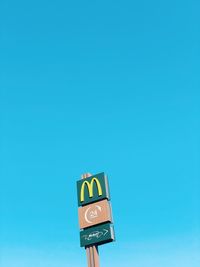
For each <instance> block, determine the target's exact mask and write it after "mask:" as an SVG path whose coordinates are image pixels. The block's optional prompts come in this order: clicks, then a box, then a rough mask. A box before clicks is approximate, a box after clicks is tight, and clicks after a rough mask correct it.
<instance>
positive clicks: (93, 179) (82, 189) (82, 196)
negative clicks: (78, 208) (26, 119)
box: [81, 178, 103, 202]
mask: <svg viewBox="0 0 200 267" xmlns="http://www.w3.org/2000/svg"><path fill="white" fill-rule="evenodd" d="M94 182H95V183H96V186H97V189H98V193H99V196H102V194H103V193H102V188H101V184H100V182H99V180H98V179H97V178H92V180H91V182H88V181H84V182H83V183H82V186H81V202H83V201H84V199H85V198H84V192H85V186H87V188H88V192H89V197H93V195H94V192H93V191H94V189H93V187H94Z"/></svg>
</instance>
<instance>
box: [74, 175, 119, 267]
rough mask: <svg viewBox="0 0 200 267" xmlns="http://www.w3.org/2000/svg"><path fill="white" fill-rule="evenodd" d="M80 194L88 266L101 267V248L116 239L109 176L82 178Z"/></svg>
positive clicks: (83, 243) (80, 219) (82, 244)
mask: <svg viewBox="0 0 200 267" xmlns="http://www.w3.org/2000/svg"><path fill="white" fill-rule="evenodd" d="M77 194H78V206H79V208H78V216H79V226H80V245H81V247H85V249H86V254H87V260H88V267H99V253H98V246H99V245H102V244H105V243H108V242H112V241H114V239H115V237H114V228H113V225H112V212H111V205H110V202H109V200H110V195H109V187H108V179H107V176H106V175H105V174H104V173H103V172H102V173H99V174H96V175H91V174H90V173H86V174H84V175H82V179H81V180H79V181H77Z"/></svg>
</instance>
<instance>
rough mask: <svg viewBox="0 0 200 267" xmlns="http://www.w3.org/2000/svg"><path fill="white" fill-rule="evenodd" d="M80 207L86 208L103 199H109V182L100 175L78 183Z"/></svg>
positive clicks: (103, 175)
mask: <svg viewBox="0 0 200 267" xmlns="http://www.w3.org/2000/svg"><path fill="white" fill-rule="evenodd" d="M77 193H78V205H79V206H84V205H86V204H90V203H93V202H96V201H99V200H102V199H109V189H108V180H107V177H106V176H105V174H104V173H103V172H102V173H99V174H96V175H93V176H90V177H88V178H85V179H81V180H79V181H78V182H77Z"/></svg>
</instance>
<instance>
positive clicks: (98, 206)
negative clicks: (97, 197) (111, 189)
mask: <svg viewBox="0 0 200 267" xmlns="http://www.w3.org/2000/svg"><path fill="white" fill-rule="evenodd" d="M78 214H79V225H80V228H81V229H82V228H86V227H91V226H93V225H96V224H100V223H105V222H111V221H112V217H111V207H110V203H109V202H108V200H107V199H104V200H101V201H98V202H95V203H93V204H89V205H86V206H84V207H80V208H79V209H78Z"/></svg>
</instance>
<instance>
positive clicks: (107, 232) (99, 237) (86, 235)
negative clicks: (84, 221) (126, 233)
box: [80, 223, 114, 247]
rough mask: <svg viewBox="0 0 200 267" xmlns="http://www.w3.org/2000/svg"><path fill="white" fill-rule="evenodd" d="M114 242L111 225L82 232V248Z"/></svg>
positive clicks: (102, 225) (106, 224) (107, 224)
mask: <svg viewBox="0 0 200 267" xmlns="http://www.w3.org/2000/svg"><path fill="white" fill-rule="evenodd" d="M112 241H114V229H113V226H112V225H111V224H110V223H105V224H101V225H98V226H94V227H90V228H87V229H85V230H82V231H81V232H80V243H81V247H87V246H90V245H94V244H95V245H101V244H104V243H108V242H112Z"/></svg>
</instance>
